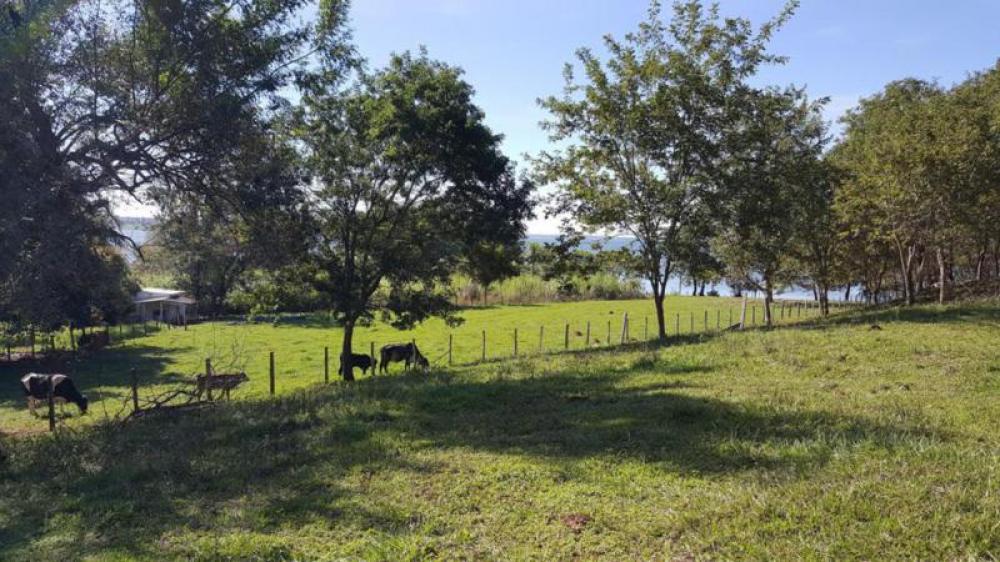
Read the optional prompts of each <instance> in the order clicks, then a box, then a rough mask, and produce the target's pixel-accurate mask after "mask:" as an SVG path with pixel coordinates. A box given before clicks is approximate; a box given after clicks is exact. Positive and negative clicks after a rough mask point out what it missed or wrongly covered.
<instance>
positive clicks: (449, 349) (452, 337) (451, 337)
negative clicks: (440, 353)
mask: <svg viewBox="0 0 1000 562" xmlns="http://www.w3.org/2000/svg"><path fill="white" fill-rule="evenodd" d="M454 338H455V334H451V333H449V334H448V366H449V367H451V365H452V359H451V344H452V340H453V339H454Z"/></svg>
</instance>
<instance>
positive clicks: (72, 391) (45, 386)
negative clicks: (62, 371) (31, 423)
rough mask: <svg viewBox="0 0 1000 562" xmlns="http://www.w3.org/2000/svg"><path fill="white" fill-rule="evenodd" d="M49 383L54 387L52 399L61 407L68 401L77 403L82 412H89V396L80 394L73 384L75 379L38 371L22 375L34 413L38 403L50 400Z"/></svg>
mask: <svg viewBox="0 0 1000 562" xmlns="http://www.w3.org/2000/svg"><path fill="white" fill-rule="evenodd" d="M49 385H51V388H52V399H53V401H54V402H57V403H58V404H59V405H60V407H62V405H63V404H65V403H66V402H72V403H74V404H76V406H77V408H80V413H81V414H86V413H87V403H88V400H87V397H86V396H84V395H82V394H80V391H79V390H77V389H76V385H75V384H73V379H71V378H69V377H68V376H66V375H40V374H38V373H28V374H27V375H24V376H23V377H21V386H23V387H24V395H25V397H26V398H27V399H28V410H30V411H31V413H32V415H34V413H35V407H37V406H38V404H44V403H46V402H48V400H49V387H50V386H49Z"/></svg>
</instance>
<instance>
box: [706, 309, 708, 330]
mask: <svg viewBox="0 0 1000 562" xmlns="http://www.w3.org/2000/svg"><path fill="white" fill-rule="evenodd" d="M705 331H706V332H708V311H707V310H706V311H705Z"/></svg>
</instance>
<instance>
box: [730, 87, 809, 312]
mask: <svg viewBox="0 0 1000 562" xmlns="http://www.w3.org/2000/svg"><path fill="white" fill-rule="evenodd" d="M745 99H746V100H747V101H748V103H746V104H745V105H744V107H743V115H744V117H743V119H742V123H741V127H740V128H739V131H740V132H739V134H737V135H733V136H732V137H731V140H730V142H731V150H732V154H733V155H734V156H735V158H734V160H733V163H732V169H731V172H730V178H729V181H730V186H729V188H728V189H727V197H726V208H727V214H726V219H725V223H724V224H725V228H724V229H723V230H722V232H721V233H720V242H719V244H718V245H717V248H718V251H719V252H720V254H721V255H722V256H723V260H724V261H725V263H726V265H727V268H728V270H729V276H730V277H731V278H735V279H737V280H739V281H740V282H741V284H742V285H743V286H744V287H750V288H754V289H757V290H760V291H763V293H764V322H765V324H767V325H768V326H770V325H771V323H772V321H773V318H772V314H771V303H772V302H773V300H774V293H775V292H776V291H777V290H779V289H780V288H781V287H782V286H784V285H787V284H789V283H791V282H792V281H793V280H794V279H795V276H796V273H797V272H796V269H795V262H794V260H793V254H792V252H791V251H790V247H791V246H792V244H793V243H794V240H795V236H796V233H797V232H798V230H799V228H800V226H801V225H802V224H803V222H804V221H805V220H806V214H805V213H804V212H803V211H802V209H803V204H804V203H805V202H806V201H808V199H809V194H810V192H811V191H812V190H813V189H815V187H816V186H817V185H818V184H819V182H820V181H822V180H821V178H820V177H819V175H820V172H819V170H820V160H819V158H820V156H821V154H822V151H823V147H824V144H825V142H826V134H825V130H824V125H823V120H822V115H821V113H820V109H821V108H822V103H815V102H809V101H808V100H807V99H806V97H805V94H804V92H802V91H801V90H798V89H794V88H788V89H785V90H784V91H777V90H767V91H761V92H759V93H757V94H756V95H754V96H748V97H747V98H745Z"/></svg>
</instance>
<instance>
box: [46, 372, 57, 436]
mask: <svg viewBox="0 0 1000 562" xmlns="http://www.w3.org/2000/svg"><path fill="white" fill-rule="evenodd" d="M48 398H49V431H55V430H56V400H55V383H54V382H52V376H51V375H50V376H49V396H48Z"/></svg>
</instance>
